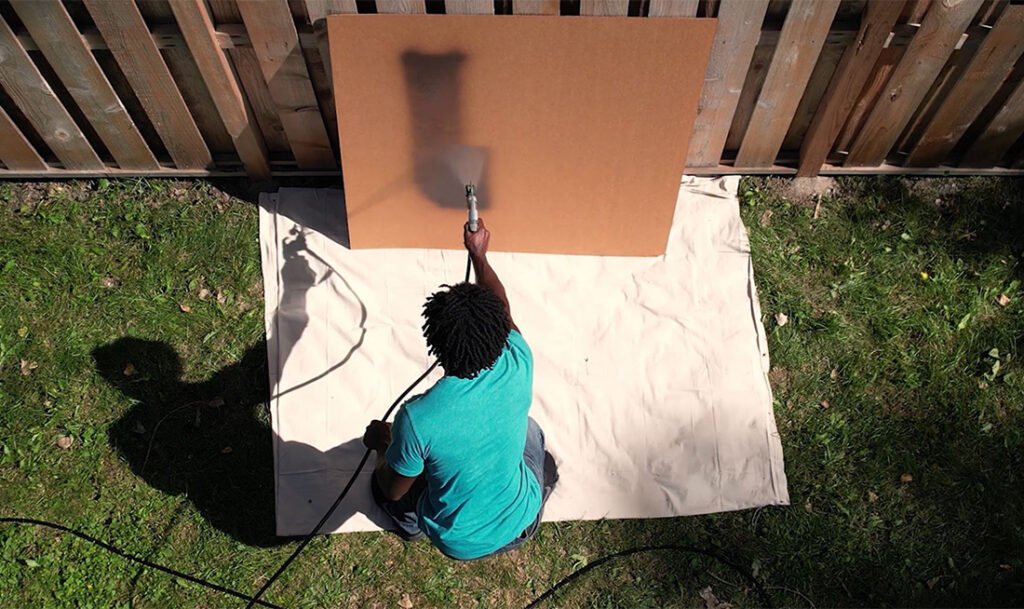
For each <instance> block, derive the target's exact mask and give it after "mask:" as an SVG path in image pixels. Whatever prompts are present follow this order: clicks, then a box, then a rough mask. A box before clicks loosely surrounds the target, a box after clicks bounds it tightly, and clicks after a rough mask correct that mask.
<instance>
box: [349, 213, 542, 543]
mask: <svg viewBox="0 0 1024 609" xmlns="http://www.w3.org/2000/svg"><path fill="white" fill-rule="evenodd" d="M463 240H464V243H465V245H466V249H467V250H469V254H470V258H471V260H472V263H473V270H474V271H475V273H476V278H477V279H476V284H471V283H460V284H457V285H454V286H443V288H445V289H442V290H440V291H438V292H436V293H434V294H432V295H431V296H430V297H428V298H427V302H426V304H425V305H424V306H423V317H424V319H425V323H424V324H423V335H424V337H425V338H426V340H427V347H428V348H429V351H430V353H431V354H433V355H435V356H436V357H437V359H438V360H439V362H440V365H441V367H442V368H444V372H445V375H444V377H443V378H441V379H440V380H439V381H437V383H435V384H434V386H433V387H431V388H430V389H428V390H427V391H426V393H424V394H422V395H419V396H416V397H413V398H411V399H410V400H409V401H407V402H406V403H405V404H403V405H402V407H401V408H400V409H399V410H398V413H397V414H396V415H395V422H394V425H388V424H385V423H383V422H381V421H372V422H371V423H370V425H369V426H367V428H366V433H365V435H364V436H363V443H364V444H365V445H366V446H367V448H371V449H373V450H376V451H377V468H376V470H375V471H374V474H373V476H372V482H371V487H372V490H373V497H374V499H375V500H376V502H377V504H378V505H380V507H381V508H383V509H384V511H385V512H387V513H388V515H389V516H391V519H392V520H393V521H394V524H395V526H396V527H397V533H398V535H400V536H401V537H402V539H405V540H406V541H414V540H417V539H419V538H420V537H422V536H423V535H424V534H426V536H427V537H429V538H430V540H431V541H432V542H433V543H434V545H435V546H437V548H438V549H439V550H441V552H443V553H444V554H445V555H446V556H449V557H451V558H455V559H459V560H472V559H476V558H484V557H486V556H491V555H494V554H500V553H502V552H508V551H509V550H514V549H516V548H517V547H519V546H520V545H522V544H523V542H525V541H526V540H527V539H529V538H530V537H532V536H533V535H534V533H536V531H537V528H538V526H539V525H540V517H541V512H542V510H543V507H544V502H545V501H546V500H547V498H548V496H549V495H550V494H551V491H552V489H553V488H554V484H555V482H556V481H557V479H558V474H557V472H556V471H555V468H554V461H553V460H552V459H551V455H550V454H548V453H546V452H545V450H544V432H543V431H541V429H540V427H539V426H538V425H537V423H536V422H535V421H534V420H533V419H531V418H529V417H528V416H527V413H528V411H529V409H530V400H531V397H532V391H533V355H532V354H531V353H530V348H529V347H528V346H527V344H526V341H525V340H523V336H522V335H521V334H520V333H519V328H518V327H516V324H515V322H513V321H512V316H511V313H510V311H509V305H508V298H507V297H506V295H505V288H504V286H502V284H501V281H500V280H499V279H498V276H497V274H495V272H494V269H492V268H491V266H490V264H489V263H488V262H487V244H488V242H489V241H490V233H489V232H488V230H487V228H485V227H484V223H483V221H482V220H481V221H480V223H479V229H478V230H477V231H476V232H470V231H469V228H468V225H467V227H466V229H465V232H464V236H463Z"/></svg>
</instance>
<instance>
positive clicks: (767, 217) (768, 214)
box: [757, 209, 772, 226]
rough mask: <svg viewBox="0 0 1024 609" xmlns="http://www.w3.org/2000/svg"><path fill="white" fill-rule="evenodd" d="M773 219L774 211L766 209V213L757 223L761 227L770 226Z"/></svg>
mask: <svg viewBox="0 0 1024 609" xmlns="http://www.w3.org/2000/svg"><path fill="white" fill-rule="evenodd" d="M771 219H772V210H770V209H766V210H764V213H763V214H761V219H760V220H758V222H757V223H758V224H760V225H761V226H768V222H770V221H771Z"/></svg>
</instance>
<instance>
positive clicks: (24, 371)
mask: <svg viewBox="0 0 1024 609" xmlns="http://www.w3.org/2000/svg"><path fill="white" fill-rule="evenodd" d="M38 367H39V364H37V363H35V362H30V361H28V360H25V359H23V360H21V376H28V375H30V374H32V371H33V370H35V369H36V368H38Z"/></svg>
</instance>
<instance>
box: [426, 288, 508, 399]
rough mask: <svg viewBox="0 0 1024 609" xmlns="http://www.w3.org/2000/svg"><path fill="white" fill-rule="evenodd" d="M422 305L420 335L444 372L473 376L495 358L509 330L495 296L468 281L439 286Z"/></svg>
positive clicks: (502, 306)
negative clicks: (422, 321) (421, 328)
mask: <svg viewBox="0 0 1024 609" xmlns="http://www.w3.org/2000/svg"><path fill="white" fill-rule="evenodd" d="M441 287H442V288H444V289H441V290H438V291H437V292H434V293H433V294H431V295H430V296H428V297H427V302H426V303H425V304H424V305H423V319H424V320H425V322H424V324H423V337H424V338H426V339H427V348H428V349H429V351H430V353H431V354H432V355H434V356H436V357H437V359H438V361H440V362H441V366H442V367H443V368H444V371H445V374H449V375H451V376H457V377H459V378H463V379H471V378H475V377H476V375H477V374H479V373H480V371H481V370H489V369H490V368H491V367H492V366H494V362H496V361H498V356H500V355H501V351H502V349H504V348H505V343H506V342H507V341H508V334H509V332H510V331H511V326H510V325H509V320H508V313H507V312H506V311H505V305H504V304H503V303H502V302H501V299H500V298H498V296H497V295H496V294H495V293H494V292H492V291H490V290H488V289H486V288H483V287H480V286H478V285H476V284H472V283H465V282H463V283H457V284H455V285H443V286H441Z"/></svg>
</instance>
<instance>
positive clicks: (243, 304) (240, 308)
mask: <svg viewBox="0 0 1024 609" xmlns="http://www.w3.org/2000/svg"><path fill="white" fill-rule="evenodd" d="M250 309H252V305H251V304H249V303H247V302H245V301H244V300H240V301H238V312H239V313H245V312H246V311H248V310H250Z"/></svg>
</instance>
